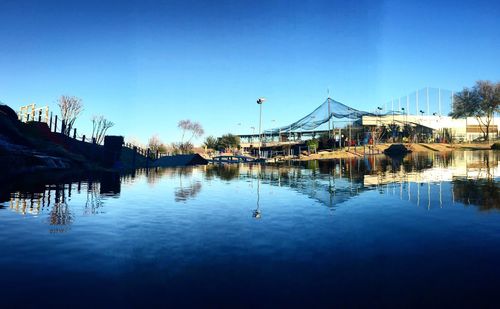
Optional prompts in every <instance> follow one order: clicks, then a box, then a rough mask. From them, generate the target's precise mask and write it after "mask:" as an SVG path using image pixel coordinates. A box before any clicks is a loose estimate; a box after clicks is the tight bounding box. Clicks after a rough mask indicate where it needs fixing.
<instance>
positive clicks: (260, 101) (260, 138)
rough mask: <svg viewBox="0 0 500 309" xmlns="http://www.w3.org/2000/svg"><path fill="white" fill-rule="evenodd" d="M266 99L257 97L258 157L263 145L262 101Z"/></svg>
mask: <svg viewBox="0 0 500 309" xmlns="http://www.w3.org/2000/svg"><path fill="white" fill-rule="evenodd" d="M264 101H266V99H265V98H258V99H257V104H259V153H258V158H259V159H260V146H261V145H262V134H261V131H262V103H264Z"/></svg>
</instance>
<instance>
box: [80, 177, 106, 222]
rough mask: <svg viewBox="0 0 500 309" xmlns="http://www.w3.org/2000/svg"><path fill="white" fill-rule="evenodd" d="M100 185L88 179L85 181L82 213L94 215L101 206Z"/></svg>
mask: <svg viewBox="0 0 500 309" xmlns="http://www.w3.org/2000/svg"><path fill="white" fill-rule="evenodd" d="M99 192H100V185H99V183H97V182H92V181H89V182H88V183H87V200H86V201H85V209H84V211H83V214H84V215H95V214H97V213H98V210H99V208H101V206H102V199H101V195H100V194H99Z"/></svg>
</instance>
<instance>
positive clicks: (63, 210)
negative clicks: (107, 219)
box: [9, 173, 120, 233]
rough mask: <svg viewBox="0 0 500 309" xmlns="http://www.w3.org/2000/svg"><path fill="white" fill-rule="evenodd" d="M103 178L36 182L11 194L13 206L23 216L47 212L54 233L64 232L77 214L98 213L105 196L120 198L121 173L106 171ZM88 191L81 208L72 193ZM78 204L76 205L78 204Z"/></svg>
mask: <svg viewBox="0 0 500 309" xmlns="http://www.w3.org/2000/svg"><path fill="white" fill-rule="evenodd" d="M99 176H100V178H98V179H96V181H93V180H86V181H77V182H69V183H59V184H55V185H36V186H34V187H33V186H29V187H26V188H20V189H18V191H16V192H13V193H10V200H9V208H10V209H11V210H13V211H15V212H17V213H19V214H21V215H34V216H38V215H46V217H47V223H48V224H49V225H50V226H51V228H50V232H51V233H57V232H64V231H66V230H67V229H68V228H69V226H70V225H71V224H72V223H73V221H74V220H75V214H76V213H78V212H79V211H80V210H81V213H82V215H95V214H98V213H99V212H100V208H101V207H102V204H103V202H102V197H103V196H105V197H108V196H109V197H116V196H118V193H119V192H120V177H119V174H113V173H103V174H100V175H99ZM82 191H83V192H86V196H84V203H82V205H81V207H82V208H79V207H78V205H72V203H71V202H70V201H71V195H72V193H73V194H74V193H75V192H76V193H78V194H80V193H82ZM75 206H76V207H75Z"/></svg>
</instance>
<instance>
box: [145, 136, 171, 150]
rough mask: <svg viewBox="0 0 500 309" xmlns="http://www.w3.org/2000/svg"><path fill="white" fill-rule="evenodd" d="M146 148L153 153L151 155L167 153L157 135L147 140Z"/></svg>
mask: <svg viewBox="0 0 500 309" xmlns="http://www.w3.org/2000/svg"><path fill="white" fill-rule="evenodd" d="M148 148H149V149H150V150H151V151H152V152H153V153H156V152H157V151H158V152H161V153H165V152H167V147H166V146H165V144H164V143H163V142H162V141H161V140H160V137H159V136H158V134H155V135H153V136H151V138H150V139H149V141H148Z"/></svg>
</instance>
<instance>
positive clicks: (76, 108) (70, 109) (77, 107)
mask: <svg viewBox="0 0 500 309" xmlns="http://www.w3.org/2000/svg"><path fill="white" fill-rule="evenodd" d="M57 105H58V106H59V109H60V110H61V120H62V121H63V122H64V124H65V129H64V131H63V133H64V134H66V135H69V133H70V132H71V129H72V128H73V125H74V124H75V121H76V119H77V118H78V116H79V115H80V113H81V112H82V111H83V104H82V99H80V98H77V97H74V96H67V95H62V96H61V97H60V98H59V100H58V102H57Z"/></svg>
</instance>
